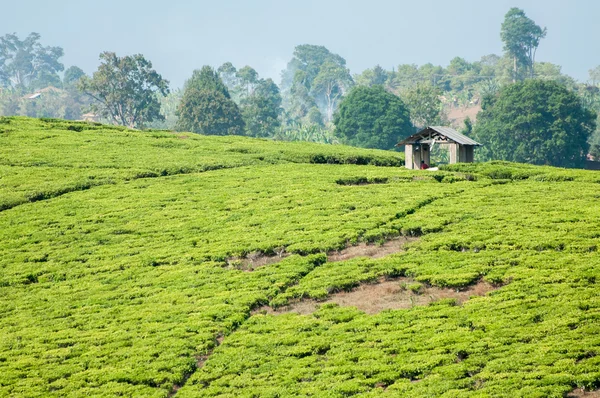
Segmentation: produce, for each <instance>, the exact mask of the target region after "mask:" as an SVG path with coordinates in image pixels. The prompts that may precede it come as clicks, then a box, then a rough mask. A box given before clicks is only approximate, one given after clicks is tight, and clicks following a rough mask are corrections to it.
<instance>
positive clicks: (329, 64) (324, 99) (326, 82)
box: [281, 44, 354, 122]
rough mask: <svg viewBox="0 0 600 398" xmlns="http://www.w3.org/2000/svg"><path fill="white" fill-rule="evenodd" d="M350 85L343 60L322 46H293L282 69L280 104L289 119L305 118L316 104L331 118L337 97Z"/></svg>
mask: <svg viewBox="0 0 600 398" xmlns="http://www.w3.org/2000/svg"><path fill="white" fill-rule="evenodd" d="M353 85H354V80H353V79H352V76H351V75H350V71H349V70H348V68H346V60H345V59H344V58H342V57H341V56H339V55H337V54H333V53H332V52H330V51H329V50H328V49H327V48H325V47H323V46H315V45H310V44H304V45H300V46H296V48H295V49H294V56H293V58H292V59H291V60H290V62H289V63H288V65H287V68H286V69H285V70H284V71H283V72H282V82H281V88H282V93H283V97H284V105H285V106H286V108H287V109H288V113H289V114H290V118H291V119H292V120H302V119H306V117H307V115H308V113H309V111H310V110H311V109H312V108H314V107H317V108H319V110H320V112H321V114H324V115H325V118H326V119H327V121H328V122H329V121H331V118H332V117H333V112H334V111H335V109H336V108H337V105H338V103H339V100H340V98H341V97H342V95H344V93H346V92H347V91H348V90H349V89H350V88H351V87H352V86H353ZM313 114H314V112H313Z"/></svg>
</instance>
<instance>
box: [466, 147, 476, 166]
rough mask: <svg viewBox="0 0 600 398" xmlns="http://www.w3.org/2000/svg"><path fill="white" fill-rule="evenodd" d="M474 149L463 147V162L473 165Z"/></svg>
mask: <svg viewBox="0 0 600 398" xmlns="http://www.w3.org/2000/svg"><path fill="white" fill-rule="evenodd" d="M474 148H475V147H474V146H473V145H467V146H465V162H467V163H473V162H474V161H475V157H474V155H473V149H474Z"/></svg>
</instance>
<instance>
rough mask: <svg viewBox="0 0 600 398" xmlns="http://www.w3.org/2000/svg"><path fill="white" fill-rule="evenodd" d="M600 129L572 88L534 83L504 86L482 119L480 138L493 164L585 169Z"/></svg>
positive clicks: (479, 118)
mask: <svg viewBox="0 0 600 398" xmlns="http://www.w3.org/2000/svg"><path fill="white" fill-rule="evenodd" d="M595 126H596V123H595V114H594V112H592V111H590V110H588V109H586V108H584V107H583V106H582V104H581V101H580V99H579V98H578V97H577V96H576V95H575V94H574V93H572V92H571V91H569V90H568V89H567V88H566V87H564V86H562V85H560V84H558V83H556V82H552V81H543V80H534V79H531V80H526V81H525V82H520V83H515V84H511V85H508V86H505V87H503V88H502V89H501V90H500V92H499V94H498V96H497V97H496V98H494V99H493V100H492V101H491V102H490V103H488V104H486V105H485V106H484V109H483V110H482V111H481V112H480V113H479V114H478V115H477V124H476V126H475V129H474V135H475V139H477V140H478V141H479V142H481V143H482V144H484V146H485V150H486V151H487V152H488V155H489V157H490V158H492V159H499V160H509V161H513V162H522V163H532V164H538V165H553V166H562V167H582V166H583V164H584V162H585V156H586V154H587V149H588V144H587V139H588V137H589V136H590V134H591V133H592V132H593V131H594V129H595Z"/></svg>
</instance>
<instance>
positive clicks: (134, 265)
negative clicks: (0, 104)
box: [0, 118, 600, 397]
mask: <svg viewBox="0 0 600 398" xmlns="http://www.w3.org/2000/svg"><path fill="white" fill-rule="evenodd" d="M0 145H1V146H2V148H3V149H5V150H3V151H2V153H1V154H0V177H1V178H0V200H1V201H4V202H3V203H7V202H5V198H12V199H14V200H16V202H14V203H12V205H11V206H7V207H3V208H2V209H3V210H2V211H0V242H2V243H1V244H0V270H1V271H0V319H2V322H0V395H2V396H5V395H6V396H13V395H14V396H23V397H33V396H48V397H62V396H80V395H88V396H106V395H111V396H156V397H165V396H168V395H169V394H170V393H171V392H172V391H173V387H174V386H175V385H178V386H182V385H183V387H182V388H180V389H179V390H178V391H177V396H181V397H192V396H193V397H196V396H203V397H211V396H285V397H295V396H298V397H300V396H310V395H314V396H321V395H323V394H324V391H325V392H326V394H327V395H328V396H332V397H344V396H349V395H356V394H361V395H364V396H373V397H374V396H386V395H389V396H431V395H435V396H444V395H446V396H467V397H468V396H472V397H476V396H506V397H509V396H511V397H512V396H515V395H516V396H536V395H537V396H557V397H558V396H564V395H566V394H568V393H569V392H570V391H572V390H573V389H574V388H585V390H593V389H597V388H598V387H600V372H599V371H598V369H599V365H600V359H599V358H600V357H599V356H598V352H597V350H596V349H595V347H598V346H599V345H600V340H599V337H598V336H600V327H599V323H598V313H599V311H600V300H599V299H598V297H600V294H599V292H600V285H599V281H600V262H599V260H598V256H597V245H598V242H597V241H598V236H599V235H600V223H599V222H598V219H599V218H598V214H597V213H598V211H597V208H596V207H595V206H592V205H590V203H594V201H596V200H597V196H598V189H597V186H598V181H599V180H600V179H599V177H598V175H597V174H596V173H595V172H591V171H585V170H567V169H557V168H553V167H548V166H545V167H539V166H533V165H528V164H514V163H508V162H494V163H480V164H477V163H473V164H455V165H451V166H446V167H444V170H440V171H438V172H435V173H432V172H430V171H421V170H406V169H402V168H398V167H376V166H375V165H379V166H397V165H398V164H399V162H400V159H399V156H398V154H396V153H393V152H383V151H375V150H363V149H356V148H350V147H344V146H332V145H318V144H310V143H293V142H289V143H282V142H275V141H268V140H257V139H251V138H247V137H232V136H227V137H205V136H199V135H196V134H173V133H169V132H158V131H154V132H138V131H132V130H127V129H125V128H121V127H110V126H102V125H96V124H88V123H72V122H65V121H61V120H56V119H44V120H34V119H27V118H0ZM317 162H318V163H331V164H314V163H317ZM340 163H344V164H343V165H342V164H340ZM367 164H371V165H367ZM365 182H366V183H365ZM15 194H16V195H15ZM27 198H30V199H27ZM399 234H403V235H411V236H420V239H419V240H417V241H415V242H413V243H411V244H410V245H409V246H407V247H406V248H405V250H404V251H401V252H398V253H396V254H394V255H391V256H388V257H384V258H380V259H371V258H362V259H361V258H356V259H352V260H348V261H341V262H328V261H326V256H325V254H324V252H326V251H328V250H338V249H340V248H342V247H345V246H347V245H352V244H355V243H358V242H379V241H381V240H384V239H387V238H388V237H391V236H397V235H399ZM286 252H287V253H288V254H289V253H292V255H290V256H289V257H287V258H285V259H281V260H279V259H277V260H279V261H277V262H274V263H272V264H269V265H264V266H259V267H255V268H253V270H248V269H237V268H236V267H238V262H239V260H237V258H239V257H240V256H245V255H247V257H248V258H247V259H248V260H251V259H252V258H254V257H253V256H254V254H257V253H265V254H268V255H277V254H282V253H286ZM397 276H406V277H410V278H412V279H413V280H414V281H413V282H410V283H408V284H407V288H409V289H412V290H415V291H418V292H420V294H424V289H423V287H428V288H429V287H431V286H434V287H435V286H437V287H451V288H454V289H464V288H465V287H468V286H470V285H473V284H474V283H477V282H478V281H485V282H487V283H491V284H494V285H495V287H496V290H495V291H493V292H491V293H489V294H487V295H485V296H483V297H473V298H471V299H470V300H468V301H467V302H465V303H464V304H462V305H457V303H456V302H454V301H453V300H440V301H437V302H433V303H432V304H431V305H429V306H424V307H419V306H414V307H413V308H410V309H407V310H388V311H384V312H381V313H379V314H376V315H367V314H365V313H362V312H360V311H358V310H357V309H355V308H352V307H339V306H336V305H332V304H323V305H321V306H320V308H319V309H318V310H317V311H316V312H315V313H314V314H310V315H296V314H288V315H263V314H261V313H255V311H253V310H256V309H258V308H259V307H260V306H262V305H265V304H268V303H271V304H272V305H275V306H277V305H285V304H286V303H288V302H289V301H290V300H292V301H293V300H296V299H298V298H300V297H311V298H315V299H318V300H323V299H326V298H327V297H328V296H329V295H330V294H331V293H333V292H336V291H339V290H346V289H351V288H353V287H354V286H357V285H358V284H360V283H361V282H365V281H376V280H378V279H380V278H393V277H397ZM490 314H493V316H490ZM203 357H208V359H207V360H206V361H205V362H204V363H203V365H202V367H201V368H200V369H198V361H199V360H201V359H202V358H203ZM188 377H189V379H188Z"/></svg>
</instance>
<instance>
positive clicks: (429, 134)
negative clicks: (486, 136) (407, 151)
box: [397, 126, 481, 146]
mask: <svg viewBox="0 0 600 398" xmlns="http://www.w3.org/2000/svg"><path fill="white" fill-rule="evenodd" d="M433 140H435V141H436V142H439V143H443V142H454V143H456V144H460V145H473V146H481V144H480V143H478V142H477V141H473V140H472V139H470V138H469V137H467V136H465V135H462V134H461V133H459V132H458V131H456V130H454V129H453V128H450V127H444V126H429V127H426V128H424V129H423V130H421V131H419V132H418V133H416V134H413V135H411V136H410V137H408V138H405V139H404V140H402V141H400V142H399V143H398V144H397V146H399V145H406V144H417V143H426V142H431V141H433Z"/></svg>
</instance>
